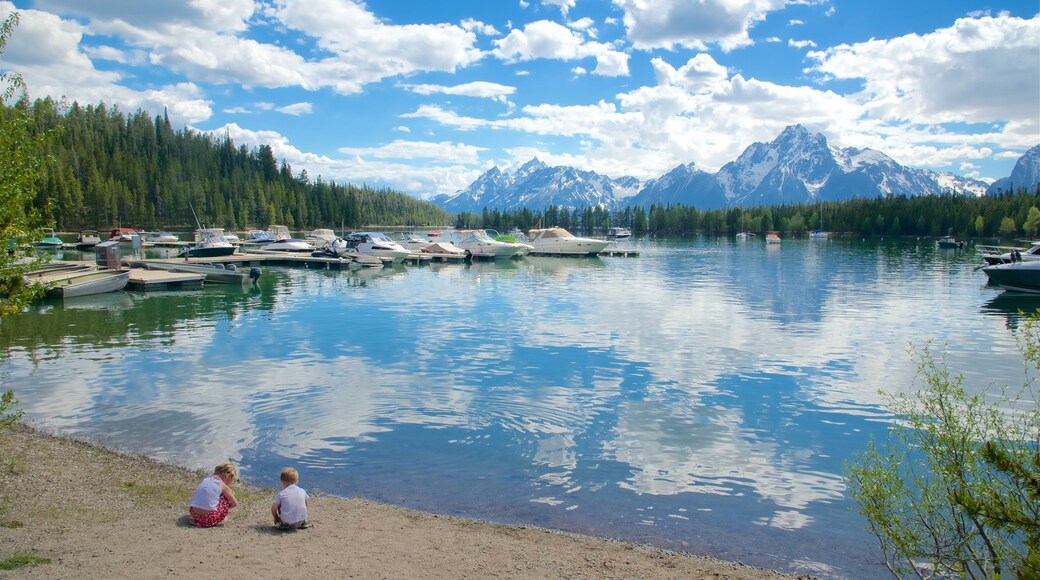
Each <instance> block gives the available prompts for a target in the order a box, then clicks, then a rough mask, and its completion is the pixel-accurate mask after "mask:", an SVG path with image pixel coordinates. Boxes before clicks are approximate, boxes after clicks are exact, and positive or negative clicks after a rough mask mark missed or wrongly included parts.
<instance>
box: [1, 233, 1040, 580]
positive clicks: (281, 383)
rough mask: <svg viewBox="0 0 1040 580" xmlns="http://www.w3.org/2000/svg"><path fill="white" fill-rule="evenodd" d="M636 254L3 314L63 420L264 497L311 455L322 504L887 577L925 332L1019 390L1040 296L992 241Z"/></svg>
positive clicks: (9, 375) (11, 375)
mask: <svg viewBox="0 0 1040 580" xmlns="http://www.w3.org/2000/svg"><path fill="white" fill-rule="evenodd" d="M623 244H624V245H626V246H629V245H630V246H633V247H636V248H638V249H639V251H640V256H639V257H628V258H623V257H602V258H550V257H526V258H524V259H521V260H516V261H507V262H475V263H473V264H427V265H421V266H417V265H407V266H396V267H385V268H381V269H365V270H359V271H319V270H307V269H298V268H290V267H265V268H264V273H263V276H262V277H261V279H260V281H259V284H258V285H257V286H256V287H250V286H245V287H242V288H239V287H237V286H236V287H233V288H230V287H220V286H207V287H206V288H204V289H201V290H181V291H169V292H156V293H135V292H125V293H124V292H120V293H115V294H107V295H102V296H95V297H86V298H80V299H70V300H67V301H65V302H64V303H62V302H60V301H45V302H40V303H37V304H36V305H35V306H34V308H33V309H32V311H31V312H29V313H26V314H21V315H16V316H13V317H8V318H5V319H4V320H3V321H2V324H0V353H3V359H2V362H0V381H2V383H0V384H2V386H3V388H4V389H8V388H10V389H14V391H15V393H16V396H17V398H18V399H20V400H21V404H22V407H23V408H24V409H25V411H26V420H27V421H28V422H29V423H31V424H33V425H35V426H37V427H39V428H42V429H44V430H47V431H51V432H56V433H59V434H63V435H67V436H72V437H76V438H80V439H84V440H88V441H92V442H96V443H100V444H103V445H107V446H111V447H114V448H117V449H120V450H124V451H131V452H140V453H144V454H147V455H149V456H152V457H155V458H159V459H162V460H165V461H170V462H174V463H177V464H182V465H186V466H190V467H197V468H203V469H207V470H209V469H212V467H213V465H215V464H216V463H218V462H220V461H222V460H224V459H227V458H231V459H232V460H234V461H235V462H236V463H237V464H238V465H239V467H240V469H241V471H242V474H243V477H244V479H245V480H246V481H248V482H250V483H254V484H257V485H270V486H274V485H276V482H277V478H278V473H279V471H280V469H281V468H282V467H283V466H287V465H292V466H295V467H297V468H298V469H299V470H300V473H301V485H302V486H303V487H305V488H306V489H308V490H311V491H320V492H322V493H327V494H334V495H341V496H354V495H361V496H364V497H367V498H370V499H373V500H377V501H382V502H388V503H393V504H399V505H404V506H409V507H414V508H419V509H423V510H429V511H433V512H437V513H443V514H452V515H460V516H466V517H473V518H479V519H486V520H491V521H496V522H505V523H522V524H529V525H536V526H545V527H550V528H554V529H560V530H566V531H573V532H579V533H585V534H593V535H599V536H606V537H612V538H620V539H624V540H630V541H635V542H645V543H651V544H654V545H657V546H661V547H665V548H670V549H677V550H683V551H687V552H691V553H695V554H706V555H712V556H716V557H719V558H724V559H730V560H737V561H741V562H744V563H748V564H752V565H758V566H765V567H770V568H774V569H779V570H783V571H787V572H794V573H802V574H815V575H818V576H822V577H834V578H840V577H847V578H869V577H877V576H880V575H883V574H885V572H884V570H883V569H882V568H881V567H880V566H879V565H878V564H877V562H878V549H877V547H876V540H875V539H874V537H873V536H871V535H870V534H869V533H868V532H867V531H866V528H865V525H866V524H865V520H863V519H862V518H861V517H860V516H859V515H858V512H857V511H856V506H855V505H854V503H853V502H850V501H849V499H848V498H847V496H846V489H845V485H844V482H843V479H842V475H841V474H842V466H843V464H844V463H845V462H847V461H849V460H850V458H852V456H853V455H854V454H855V453H857V452H859V451H861V450H862V449H863V448H864V446H865V444H866V442H867V441H868V439H869V438H870V437H872V436H873V437H881V436H883V435H884V432H885V429H886V426H887V422H888V421H889V419H890V415H889V414H888V413H887V412H886V411H885V409H884V407H883V403H884V398H883V396H882V395H881V394H879V391H885V392H889V393H891V392H897V391H905V390H906V389H907V388H909V387H910V385H911V384H912V383H913V381H914V376H915V371H916V363H915V362H914V360H913V359H912V357H911V356H910V353H909V348H910V347H911V345H912V346H913V347H915V348H922V347H924V346H926V345H928V344H929V343H930V344H932V348H933V349H935V351H936V352H937V353H940V354H941V353H945V359H946V362H947V364H948V365H949V367H950V368H951V369H953V370H955V371H960V372H963V373H964V374H965V376H966V384H967V386H968V388H969V389H980V388H986V387H987V386H989V385H991V384H993V383H996V384H1011V385H1020V384H1021V382H1022V379H1023V366H1022V356H1021V353H1020V351H1019V349H1018V345H1017V342H1016V341H1017V339H1018V331H1019V328H1020V326H1021V322H1022V321H1021V318H1020V315H1019V313H1018V309H1020V308H1024V309H1026V310H1033V309H1035V308H1036V307H1037V306H1038V305H1040V300H1035V299H1030V298H1015V297H1010V296H1005V295H1002V293H1001V292H1000V291H999V290H997V289H994V288H990V287H988V286H987V285H986V276H985V275H984V274H983V273H982V272H980V271H976V266H977V265H979V264H980V263H981V260H979V259H978V258H977V257H976V256H975V254H974V250H972V249H970V248H969V249H965V250H940V249H937V248H936V247H935V244H934V242H933V241H932V240H925V239H922V240H899V241H887V240H886V241H862V240H785V241H784V242H783V243H782V244H779V245H770V246H767V245H766V244H765V243H764V242H762V241H761V239H759V240H752V241H747V242H736V241H733V240H728V239H717V238H702V237H696V238H691V239H677V240H676V239H671V240H647V239H643V240H635V241H631V242H627V241H626V242H623ZM69 257H75V256H69ZM187 500H188V498H185V503H187ZM320 518H321V516H320V514H315V519H316V520H317V521H320Z"/></svg>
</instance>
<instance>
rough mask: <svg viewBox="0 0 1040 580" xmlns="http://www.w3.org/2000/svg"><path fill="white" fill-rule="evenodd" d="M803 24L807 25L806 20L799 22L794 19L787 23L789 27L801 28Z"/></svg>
mask: <svg viewBox="0 0 1040 580" xmlns="http://www.w3.org/2000/svg"><path fill="white" fill-rule="evenodd" d="M803 24H805V21H804V20H798V19H797V18H792V19H791V20H788V21H787V25H788V26H801V25H803Z"/></svg>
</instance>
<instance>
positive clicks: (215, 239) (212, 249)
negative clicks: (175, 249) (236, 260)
mask: <svg viewBox="0 0 1040 580" xmlns="http://www.w3.org/2000/svg"><path fill="white" fill-rule="evenodd" d="M234 253H235V246H234V245H233V244H232V243H231V242H229V241H227V238H226V237H224V230H223V229H222V228H200V229H198V230H196V231H195V243H194V244H192V245H190V246H188V247H187V248H184V249H183V250H181V251H180V253H179V254H178V256H179V257H181V258H219V257H222V256H230V255H231V254H234Z"/></svg>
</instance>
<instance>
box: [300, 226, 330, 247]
mask: <svg viewBox="0 0 1040 580" xmlns="http://www.w3.org/2000/svg"><path fill="white" fill-rule="evenodd" d="M338 237H339V236H337V235H336V232H334V231H332V230H329V229H325V228H318V229H316V230H311V231H309V232H307V234H306V235H305V236H303V239H304V240H306V241H308V242H310V243H311V244H312V245H314V246H315V247H317V246H321V245H322V244H324V243H326V242H331V241H334V240H335V239H336V238H338Z"/></svg>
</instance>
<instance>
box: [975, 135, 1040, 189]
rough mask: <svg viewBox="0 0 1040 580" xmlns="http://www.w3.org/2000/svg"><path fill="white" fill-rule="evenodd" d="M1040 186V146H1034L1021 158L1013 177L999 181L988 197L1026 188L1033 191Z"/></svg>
mask: <svg viewBox="0 0 1040 580" xmlns="http://www.w3.org/2000/svg"><path fill="white" fill-rule="evenodd" d="M1037 184H1040V145H1036V146H1034V147H1033V148H1032V149H1030V150H1029V151H1026V154H1025V155H1023V156H1021V157H1019V158H1018V161H1017V162H1016V163H1015V167H1014V169H1012V170H1011V175H1010V176H1009V177H1005V178H1004V179H998V180H996V181H994V182H993V184H992V185H990V186H989V189H987V190H986V195H994V194H997V193H1000V192H1002V191H1004V192H1006V191H1011V190H1014V191H1018V190H1019V189H1021V188H1025V189H1026V190H1027V191H1032V190H1033V188H1035V187H1036V186H1037Z"/></svg>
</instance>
